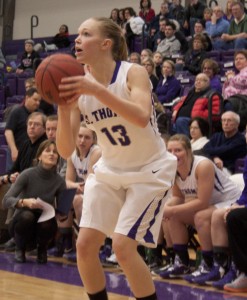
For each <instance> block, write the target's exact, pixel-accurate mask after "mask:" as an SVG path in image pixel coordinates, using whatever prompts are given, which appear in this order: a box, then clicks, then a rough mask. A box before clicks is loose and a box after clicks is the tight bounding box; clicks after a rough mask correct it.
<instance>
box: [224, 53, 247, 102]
mask: <svg viewBox="0 0 247 300" xmlns="http://www.w3.org/2000/svg"><path fill="white" fill-rule="evenodd" d="M234 65H235V68H236V69H237V71H238V72H239V73H238V74H235V72H234V71H233V70H230V71H227V72H226V81H225V82H224V84H223V88H222V94H223V97H224V99H227V98H229V97H231V96H233V95H236V94H240V95H247V50H237V51H236V52H235V54H234Z"/></svg>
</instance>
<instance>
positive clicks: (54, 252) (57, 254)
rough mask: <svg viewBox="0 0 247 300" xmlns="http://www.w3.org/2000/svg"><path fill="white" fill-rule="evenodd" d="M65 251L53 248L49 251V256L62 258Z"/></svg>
mask: <svg viewBox="0 0 247 300" xmlns="http://www.w3.org/2000/svg"><path fill="white" fill-rule="evenodd" d="M63 253H64V250H62V249H58V247H56V246H55V247H53V248H50V249H48V250H47V256H55V257H62V256H63Z"/></svg>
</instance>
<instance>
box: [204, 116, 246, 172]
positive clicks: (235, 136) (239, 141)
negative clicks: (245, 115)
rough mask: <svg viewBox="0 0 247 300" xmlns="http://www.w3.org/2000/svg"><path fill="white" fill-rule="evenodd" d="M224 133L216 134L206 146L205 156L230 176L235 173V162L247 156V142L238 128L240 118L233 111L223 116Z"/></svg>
mask: <svg viewBox="0 0 247 300" xmlns="http://www.w3.org/2000/svg"><path fill="white" fill-rule="evenodd" d="M221 123H222V130H223V131H222V132H215V133H214V134H213V135H212V136H211V138H210V139H209V142H208V143H207V144H206V145H205V146H204V148H203V151H204V153H205V155H207V156H208V157H209V158H211V159H212V160H213V161H214V163H215V165H216V166H217V167H218V168H219V169H221V170H224V171H225V172H226V173H227V174H228V175H229V174H232V173H233V172H234V167H235V161H236V160H237V159H238V158H242V157H244V156H245V155H246V141H245V137H244V135H243V134H242V133H240V132H239V130H238V126H239V123H240V117H239V115H238V114H236V113H235V112H232V111H227V112H225V113H223V114H222V116H221Z"/></svg>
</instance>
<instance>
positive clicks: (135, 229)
mask: <svg viewBox="0 0 247 300" xmlns="http://www.w3.org/2000/svg"><path fill="white" fill-rule="evenodd" d="M167 193H168V191H166V192H165V194H164V195H163V196H162V198H161V199H160V200H159V201H158V203H157V208H156V209H155V212H154V217H153V218H152V220H151V221H150V223H149V227H148V229H147V232H146V234H145V235H144V237H143V239H144V241H145V242H146V243H151V244H155V242H154V238H153V234H152V233H151V231H150V228H151V227H152V226H153V224H154V222H155V219H156V216H157V215H158V213H159V212H160V208H161V204H162V201H163V199H164V197H165V196H166V195H167ZM154 201H157V200H156V198H154V199H153V200H152V201H151V202H150V203H149V205H148V206H147V208H146V209H145V210H144V212H143V213H142V214H141V216H140V217H139V218H138V220H137V221H136V223H135V224H134V225H133V227H132V228H131V229H130V231H129V233H128V234H127V236H128V237H129V238H132V239H134V240H135V239H136V235H137V232H138V228H139V227H140V224H141V222H142V220H143V218H144V216H145V215H146V212H147V210H148V209H149V207H150V206H151V205H152V204H153V202H154Z"/></svg>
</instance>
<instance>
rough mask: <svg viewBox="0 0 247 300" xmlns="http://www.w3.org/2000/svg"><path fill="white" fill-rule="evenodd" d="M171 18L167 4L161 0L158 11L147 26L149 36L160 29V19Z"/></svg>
mask: <svg viewBox="0 0 247 300" xmlns="http://www.w3.org/2000/svg"><path fill="white" fill-rule="evenodd" d="M162 19H163V20H165V19H166V20H167V19H172V15H171V13H170V11H169V4H168V3H166V2H162V3H161V5H160V12H159V13H158V14H157V15H156V16H155V17H154V18H153V20H152V21H151V23H150V26H149V32H150V36H151V38H152V37H153V36H154V35H155V34H156V33H157V32H158V31H159V29H160V20H162Z"/></svg>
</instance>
